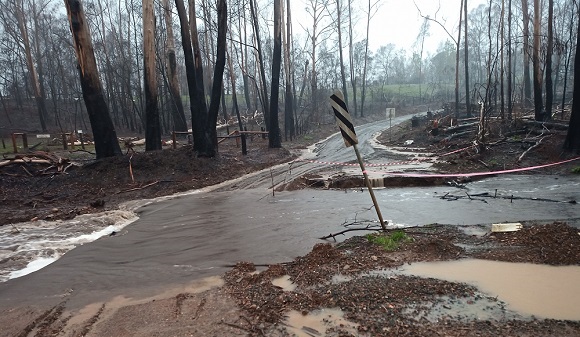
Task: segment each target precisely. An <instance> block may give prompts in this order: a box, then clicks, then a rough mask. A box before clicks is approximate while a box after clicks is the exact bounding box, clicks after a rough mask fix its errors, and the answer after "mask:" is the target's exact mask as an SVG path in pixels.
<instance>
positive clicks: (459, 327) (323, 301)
mask: <svg viewBox="0 0 580 337" xmlns="http://www.w3.org/2000/svg"><path fill="white" fill-rule="evenodd" d="M428 123H430V122H429V121H423V124H421V126H419V127H415V128H412V127H411V125H410V124H409V125H403V126H402V127H400V128H399V127H398V128H397V131H394V132H393V133H391V134H388V133H384V134H383V136H382V137H381V139H380V140H381V142H383V143H384V144H387V145H395V146H401V145H403V144H404V142H405V141H406V140H410V139H412V140H414V142H413V144H411V145H409V146H408V147H414V148H415V149H416V150H417V151H424V149H427V151H428V152H432V153H447V152H450V151H454V150H456V149H461V148H465V147H468V146H471V142H470V139H471V138H469V137H466V138H461V137H460V138H455V139H451V140H443V139H444V138H445V136H444V135H439V136H433V135H432V134H430V133H429V132H430V127H429V126H428V125H429V124H428ZM331 132H334V126H333V125H329V126H327V127H326V128H321V129H320V130H319V133H317V134H314V135H312V136H310V137H306V138H301V141H300V142H294V143H292V144H288V145H287V146H286V147H287V148H288V149H289V150H287V149H279V150H270V149H267V142H266V141H265V140H261V139H255V140H254V141H253V142H252V143H250V144H249V148H250V154H249V155H248V156H241V154H240V153H239V152H240V149H239V148H237V147H236V146H235V143H233V142H232V143H229V144H225V145H224V146H222V147H221V148H220V155H219V157H217V158H214V159H207V158H196V157H194V156H192V151H191V149H190V148H189V147H182V148H180V149H177V150H163V151H157V152H151V153H143V152H137V153H135V154H132V155H131V154H128V155H126V156H124V157H120V158H111V159H106V160H102V161H97V162H95V161H91V160H86V161H84V165H82V166H71V167H69V168H68V169H67V170H66V172H65V173H57V172H55V170H54V169H47V166H46V165H36V164H32V163H27V164H21V165H20V164H19V165H10V166H4V167H2V168H0V186H1V187H0V198H1V199H0V200H1V201H2V202H1V203H0V225H5V224H9V223H15V222H18V221H30V220H32V219H63V218H72V217H74V216H76V215H77V214H83V213H92V212H98V211H102V210H106V209H113V208H116V207H118V205H119V204H120V203H121V202H123V201H128V200H134V199H141V198H152V197H157V196H162V195H168V194H172V193H176V192H180V191H186V190H191V189H195V188H201V187H205V186H209V185H213V184H215V183H219V182H221V181H225V180H228V179H232V178H235V177H239V176H241V175H243V174H245V173H248V172H251V171H255V170H258V169H261V168H264V167H268V166H270V165H273V164H275V163H279V162H283V161H287V160H290V159H291V158H292V156H293V149H298V148H303V147H304V146H305V145H306V144H308V143H311V142H312V141H314V140H315V139H318V138H322V137H324V136H326V135H328V134H329V133H331ZM489 139H490V140H491V139H492V138H491V137H490V138H489ZM502 139H503V137H502ZM498 140H501V139H498ZM498 140H495V142H497V141H498ZM562 142H563V138H562V133H561V132H558V131H554V134H553V135H550V136H549V137H547V138H545V139H544V140H543V141H542V142H541V144H540V146H538V147H536V148H534V149H532V150H530V151H529V152H528V153H527V154H526V155H525V156H524V158H523V159H522V161H519V162H518V161H517V160H516V159H517V158H516V157H519V156H520V155H521V154H522V153H523V152H524V151H525V150H526V149H528V148H529V146H530V143H529V142H520V141H519V139H517V138H516V139H511V140H510V138H509V137H508V138H506V140H505V141H500V142H499V143H497V144H492V143H490V144H488V146H487V147H486V151H484V152H479V153H476V152H474V151H473V150H466V151H463V152H461V153H458V154H455V155H453V156H450V157H448V158H446V159H445V160H442V161H441V162H440V163H439V164H437V167H438V168H439V169H440V170H441V171H442V172H453V173H457V172H474V171H481V170H490V171H491V170H497V169H504V168H506V169H507V168H513V167H524V166H531V165H538V164H545V163H549V162H554V161H558V160H562V159H566V158H572V156H573V155H572V154H566V153H562V151H561V150H560V147H561V144H562ZM60 155H62V156H64V154H60ZM77 155H78V156H79V157H81V156H80V154H78V153H73V154H69V155H67V156H68V157H73V159H71V161H74V160H81V159H82V157H81V159H78V158H74V157H75V156H77ZM577 166H580V163H579V162H573V163H571V164H567V165H562V166H557V167H553V168H548V169H543V171H541V172H542V173H549V174H569V173H570V171H571V170H572V169H573V168H575V167H577ZM131 172H132V176H131ZM402 184H405V182H402ZM473 232H477V233H484V234H483V235H480V234H477V235H473V234H470V233H473ZM405 233H406V234H407V236H408V238H409V240H408V241H406V242H404V243H402V244H401V245H400V246H399V247H398V248H397V249H395V250H392V251H388V250H385V249H384V248H383V247H380V246H379V245H377V244H374V243H371V242H369V240H368V239H367V238H366V237H364V236H357V237H353V238H350V239H347V240H345V241H344V242H342V243H335V242H327V243H321V244H318V245H316V246H315V247H314V248H313V250H312V252H311V253H309V254H308V255H306V256H303V257H300V258H297V259H296V260H294V261H292V262H289V263H286V264H280V265H271V266H265V267H261V266H255V265H253V264H252V263H251V261H249V262H241V263H239V264H237V265H236V266H235V267H234V268H232V270H231V271H229V272H228V273H226V274H225V275H224V276H223V280H224V281H225V284H224V285H222V286H217V287H215V288H212V289H211V290H205V291H202V292H194V291H190V290H183V291H182V290H180V291H177V290H176V292H175V293H173V294H171V295H167V294H165V295H162V296H158V297H156V298H144V299H141V300H140V301H138V303H136V302H135V301H111V302H106V303H96V304H95V305H94V306H89V307H87V308H84V309H83V310H81V311H70V310H68V309H67V307H66V299H64V300H63V302H61V303H58V304H56V305H55V306H53V307H25V308H3V309H0V326H2V327H3V328H2V329H0V336H248V335H249V336H289V335H290V333H289V332H288V330H287V326H286V324H287V323H285V317H286V315H288V312H289V311H290V310H297V311H298V312H301V313H303V314H306V313H308V312H312V311H313V310H316V309H320V308H340V309H341V310H342V311H343V312H344V313H345V318H346V319H348V320H349V321H352V322H355V323H357V324H358V326H357V328H356V331H354V332H353V331H352V330H351V329H349V328H347V327H346V326H343V325H340V324H338V325H329V326H327V327H325V328H324V329H325V331H322V330H317V329H320V328H318V327H309V326H304V327H298V329H300V330H302V331H303V332H304V333H305V335H307V336H324V335H327V336H354V335H362V336H443V335H444V336H499V335H502V336H578V335H580V322H578V321H561V320H553V319H541V318H533V317H519V316H518V315H517V314H513V315H504V316H502V317H503V318H502V317H500V318H498V319H483V320H480V319H464V318H461V317H456V316H453V315H447V316H446V315H445V314H444V315H443V316H442V317H443V318H441V319H439V320H437V321H431V320H428V319H424V318H421V317H422V316H421V315H420V313H421V312H423V311H425V310H429V308H430V307H432V306H434V305H436V304H440V306H441V308H445V307H446V306H449V305H451V304H450V301H451V302H458V301H463V302H464V303H467V305H468V306H471V305H475V304H477V303H478V302H482V301H483V302H485V303H492V304H491V305H492V306H494V307H495V310H500V311H501V310H502V307H503V306H504V304H503V303H501V301H497V299H494V298H490V297H489V296H488V295H486V294H483V293H480V292H479V290H478V289H477V288H474V287H473V286H469V285H466V284H462V283H454V282H448V281H442V280H436V279H427V278H419V277H414V276H404V275H396V276H389V277H384V276H377V275H374V274H372V273H369V272H371V271H375V270H382V269H389V268H397V267H400V266H402V265H404V264H407V263H412V262H420V261H443V260H455V259H461V258H478V259H490V260H499V261H508V262H531V263H541V264H550V265H580V235H578V230H577V229H574V228H572V227H569V226H567V225H566V224H564V223H551V224H535V223H524V229H522V230H520V231H518V232H514V233H494V234H492V233H490V231H489V228H488V227H483V226H473V227H472V228H471V229H470V230H465V229H461V228H457V227H451V226H444V225H428V226H424V227H418V228H410V229H406V230H405ZM256 269H258V270H261V272H259V273H256V272H255V271H256ZM285 275H288V276H289V279H290V281H291V282H293V283H294V284H295V285H296V289H294V290H292V291H286V290H284V289H283V288H281V287H279V286H274V285H273V284H272V282H271V281H272V280H273V279H275V278H278V277H281V276H285ZM337 275H338V276H340V277H339V278H340V279H341V280H342V281H341V282H337V281H336V279H337ZM333 280H334V281H333ZM493 303H496V304H493Z"/></svg>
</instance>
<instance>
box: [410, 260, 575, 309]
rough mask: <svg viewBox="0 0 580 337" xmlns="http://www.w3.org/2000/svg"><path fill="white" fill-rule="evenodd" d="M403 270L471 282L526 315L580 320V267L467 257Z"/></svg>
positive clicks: (418, 274) (508, 307) (454, 280)
mask: <svg viewBox="0 0 580 337" xmlns="http://www.w3.org/2000/svg"><path fill="white" fill-rule="evenodd" d="M401 272H402V273H403V274H405V275H413V276H420V277H429V278H437V279H442V280H446V281H451V282H464V283H467V284H471V285H473V286H475V287H477V288H478V289H479V290H481V291H482V292H484V293H486V294H487V295H489V296H492V297H495V296H497V299H498V300H501V301H503V302H505V303H506V305H507V309H509V310H512V311H515V312H517V313H519V314H521V315H522V316H531V315H533V316H535V317H537V318H548V319H559V320H580V292H578V290H579V289H580V266H557V267H556V266H547V265H537V264H530V263H508V262H498V261H488V260H476V259H467V260H458V261H446V262H423V263H414V264H411V265H407V266H405V267H404V268H403V269H402V271H401Z"/></svg>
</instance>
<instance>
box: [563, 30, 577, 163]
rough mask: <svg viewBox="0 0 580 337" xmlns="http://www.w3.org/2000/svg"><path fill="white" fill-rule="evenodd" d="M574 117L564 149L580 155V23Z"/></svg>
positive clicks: (575, 67)
mask: <svg viewBox="0 0 580 337" xmlns="http://www.w3.org/2000/svg"><path fill="white" fill-rule="evenodd" d="M572 98H573V102H572V116H571V117H570V125H569V126H568V134H567V135H566V140H565V141H564V149H565V150H568V151H576V152H577V153H580V21H578V33H577V34H576V57H575V59H574V93H573V97H572Z"/></svg>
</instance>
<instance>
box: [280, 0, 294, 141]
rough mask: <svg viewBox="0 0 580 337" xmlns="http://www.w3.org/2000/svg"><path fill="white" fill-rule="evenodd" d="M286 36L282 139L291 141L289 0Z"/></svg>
mask: <svg viewBox="0 0 580 337" xmlns="http://www.w3.org/2000/svg"><path fill="white" fill-rule="evenodd" d="M286 11H287V12H286V16H287V23H286V34H284V32H282V37H283V41H282V43H283V45H284V73H285V76H284V78H285V80H286V87H285V94H284V96H285V98H284V137H285V139H286V140H288V137H290V139H293V138H294V136H295V134H296V129H295V124H294V123H295V122H294V93H293V90H292V85H293V83H292V75H293V65H292V51H291V50H292V15H291V10H290V0H286ZM282 29H284V15H282Z"/></svg>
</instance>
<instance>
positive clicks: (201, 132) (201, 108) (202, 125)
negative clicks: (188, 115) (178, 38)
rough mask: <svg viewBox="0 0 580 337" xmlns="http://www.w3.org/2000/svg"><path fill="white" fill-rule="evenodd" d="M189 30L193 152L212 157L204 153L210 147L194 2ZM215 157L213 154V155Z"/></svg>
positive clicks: (190, 4)
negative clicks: (192, 93)
mask: <svg viewBox="0 0 580 337" xmlns="http://www.w3.org/2000/svg"><path fill="white" fill-rule="evenodd" d="M189 29H190V30H191V34H190V37H191V47H192V50H193V67H194V75H195V82H194V83H195V86H194V97H193V100H192V103H193V107H192V121H191V125H192V129H193V138H194V142H195V143H197V145H195V144H194V148H193V150H194V151H196V152H197V155H198V156H200V157H213V155H212V154H211V153H206V151H208V150H209V149H210V148H211V147H212V146H211V144H210V143H211V140H210V138H209V134H208V133H207V130H206V127H207V124H208V110H207V102H206V101H205V89H204V88H205V87H204V80H203V60H202V58H201V49H200V46H199V35H198V32H197V16H196V14H195V1H189ZM210 152H211V151H210ZM214 155H215V154H214Z"/></svg>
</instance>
